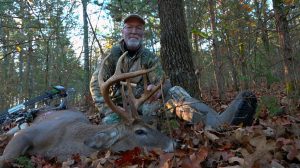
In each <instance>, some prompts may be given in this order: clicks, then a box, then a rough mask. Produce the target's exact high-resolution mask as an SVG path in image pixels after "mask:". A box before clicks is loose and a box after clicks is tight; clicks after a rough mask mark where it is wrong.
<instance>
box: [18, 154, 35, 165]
mask: <svg viewBox="0 0 300 168" xmlns="http://www.w3.org/2000/svg"><path fill="white" fill-rule="evenodd" d="M16 163H17V164H18V165H19V166H22V167H23V168H34V166H33V164H32V163H31V160H30V159H29V158H28V157H25V156H21V157H18V158H17V159H16Z"/></svg>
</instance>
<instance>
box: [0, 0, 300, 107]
mask: <svg viewBox="0 0 300 168" xmlns="http://www.w3.org/2000/svg"><path fill="white" fill-rule="evenodd" d="M299 7H300V3H299V0H272V1H271V0H239V1H238V0H237V1H225V0H217V1H214V0H203V1H201V0H185V1H182V0H176V1H171V0H160V1H156V0H131V1H128V0H110V1H109V0H104V1H101V0H98V1H97V0H93V1H87V0H82V1H80V0H55V1H52V0H51V1H50V0H14V1H11V0H0V79H1V82H0V102H1V103H0V109H1V110H4V109H5V108H8V107H11V106H13V105H16V104H18V103H20V102H22V101H24V100H26V99H28V98H31V97H34V96H37V95H39V94H40V93H42V92H44V91H46V90H48V89H49V88H50V87H51V86H55V85H63V86H65V87H67V88H68V87H74V88H75V89H76V91H77V92H76V95H75V101H76V102H77V103H80V102H84V103H86V102H88V101H90V98H89V97H90V96H89V90H88V86H89V80H90V75H91V73H93V71H94V70H95V68H96V64H97V61H98V59H99V57H101V56H103V55H106V53H107V51H109V49H110V48H111V47H112V45H113V44H115V43H116V42H117V41H118V40H120V38H121V32H120V31H121V29H122V26H123V24H122V20H123V19H124V17H125V16H126V15H127V14H128V13H138V14H140V15H142V16H143V17H144V18H145V19H146V22H147V24H146V32H145V40H144V44H145V45H146V47H148V48H149V49H150V50H151V51H153V52H154V53H156V54H157V55H158V56H160V57H161V59H162V64H163V65H164V66H163V67H164V70H165V71H166V73H167V75H168V76H169V77H170V79H171V82H172V84H174V85H175V84H176V85H181V86H183V87H185V88H186V89H187V90H188V91H189V92H190V93H191V94H192V95H193V96H195V97H198V98H200V97H202V96H203V94H204V93H216V94H215V95H214V97H213V98H214V99H220V100H222V101H224V99H225V98H226V92H228V91H239V90H244V89H251V90H258V89H264V90H268V89H271V88H272V86H274V85H277V86H280V87H278V88H279V89H280V90H281V92H282V94H284V95H285V96H288V97H289V98H291V100H297V99H299V88H300V83H299V78H300V75H299V72H300V66H299V64H300V54H299V53H300V40H299V39H300V26H299V24H300V17H299V16H300V8H299ZM91 9H93V10H91ZM79 10H80V11H83V12H82V13H83V15H80V14H79V13H78V11H79ZM91 11H92V12H91ZM100 13H104V14H105V18H98V21H99V20H100V22H99V23H98V24H97V25H96V26H95V24H93V23H92V22H93V21H94V20H91V19H90V18H91V16H94V17H95V16H97V14H100ZM101 19H107V20H109V21H110V22H109V23H110V25H109V26H108V25H104V24H103V23H102V22H101ZM101 23H102V24H101ZM99 27H102V28H103V27H105V28H106V29H108V30H109V33H104V32H103V31H101V30H103V29H101V28H99ZM74 37H82V38H81V39H82V43H81V44H80V46H82V47H81V48H79V49H78V48H75V47H74V45H76V44H74V41H73V40H72V38H74ZM201 92H202V95H201ZM264 101H265V103H266V104H269V105H270V104H271V105H272V108H275V109H274V112H276V111H278V109H277V107H278V106H279V104H280V102H279V101H280V100H278V99H277V97H276V96H275V95H269V96H266V95H265V96H262V97H261V103H263V102H264ZM291 107H292V106H291ZM278 108H280V107H278ZM295 108H297V104H296V106H295V107H294V109H295Z"/></svg>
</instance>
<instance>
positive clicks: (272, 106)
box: [258, 96, 282, 116]
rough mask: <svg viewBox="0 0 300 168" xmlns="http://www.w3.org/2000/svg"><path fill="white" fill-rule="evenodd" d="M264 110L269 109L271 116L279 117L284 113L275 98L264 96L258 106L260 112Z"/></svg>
mask: <svg viewBox="0 0 300 168" xmlns="http://www.w3.org/2000/svg"><path fill="white" fill-rule="evenodd" d="M263 108H267V109H268V111H269V113H270V115H271V116H276V115H279V114H280V113H281V112H282V109H281V108H280V104H279V102H278V100H277V98H276V97H274V96H262V97H261V101H260V104H259V105H258V111H261V110H262V109H263Z"/></svg>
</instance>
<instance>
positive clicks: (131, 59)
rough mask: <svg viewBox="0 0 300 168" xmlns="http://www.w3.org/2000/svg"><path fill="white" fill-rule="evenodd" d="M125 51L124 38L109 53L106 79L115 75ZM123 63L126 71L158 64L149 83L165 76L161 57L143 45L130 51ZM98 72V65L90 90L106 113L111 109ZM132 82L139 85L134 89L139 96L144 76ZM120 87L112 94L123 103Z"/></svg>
mask: <svg viewBox="0 0 300 168" xmlns="http://www.w3.org/2000/svg"><path fill="white" fill-rule="evenodd" d="M125 51H126V49H125V46H124V40H121V41H120V42H119V44H117V45H115V46H113V47H112V49H111V52H110V54H109V58H108V59H107V61H106V62H105V64H104V74H103V76H104V80H107V79H108V78H109V77H111V76H112V75H113V73H114V71H115V68H116V63H117V61H118V59H119V58H120V56H121V55H122V54H123V53H124V52H125ZM102 60H103V58H102V59H101V60H100V62H99V64H98V66H99V65H100V64H101V61H102ZM122 65H123V67H121V71H122V72H124V73H125V72H133V71H137V70H141V69H148V68H151V67H153V66H155V65H157V68H156V69H155V70H154V71H152V72H150V73H148V74H147V80H148V83H149V84H150V83H151V84H158V83H159V82H160V81H161V79H162V77H163V70H162V66H161V64H160V60H159V58H158V57H157V56H156V55H154V54H153V53H152V52H150V51H149V50H148V49H146V48H144V47H143V46H142V47H141V48H140V49H139V50H138V51H137V52H135V53H130V52H128V54H127V55H126V57H125V58H124V60H123V63H122ZM98 73H99V67H97V70H96V71H95V72H94V73H93V75H92V78H91V81H90V92H91V95H92V98H93V100H94V102H95V105H96V107H97V108H98V110H99V111H100V113H103V114H105V115H106V114H108V113H110V112H111V111H110V109H109V108H108V107H107V106H106V105H105V103H104V100H103V97H102V95H101V93H100V88H99V83H98ZM131 83H135V84H137V87H134V88H133V91H134V94H135V96H136V97H139V96H140V95H141V94H142V93H143V92H144V83H143V77H141V76H139V77H136V78H133V79H131ZM120 88H121V85H119V84H118V85H115V86H113V87H112V88H111V92H110V96H111V98H112V99H113V101H114V102H115V103H116V104H121V103H122V100H121V92H120Z"/></svg>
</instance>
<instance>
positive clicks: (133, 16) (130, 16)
mask: <svg viewBox="0 0 300 168" xmlns="http://www.w3.org/2000/svg"><path fill="white" fill-rule="evenodd" d="M133 18H135V19H138V20H139V21H141V22H142V23H143V24H145V23H146V22H145V20H144V19H143V18H142V17H141V16H140V15H138V14H129V15H128V16H127V17H126V18H125V19H124V21H123V22H124V23H126V22H127V21H128V20H130V19H133Z"/></svg>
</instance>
